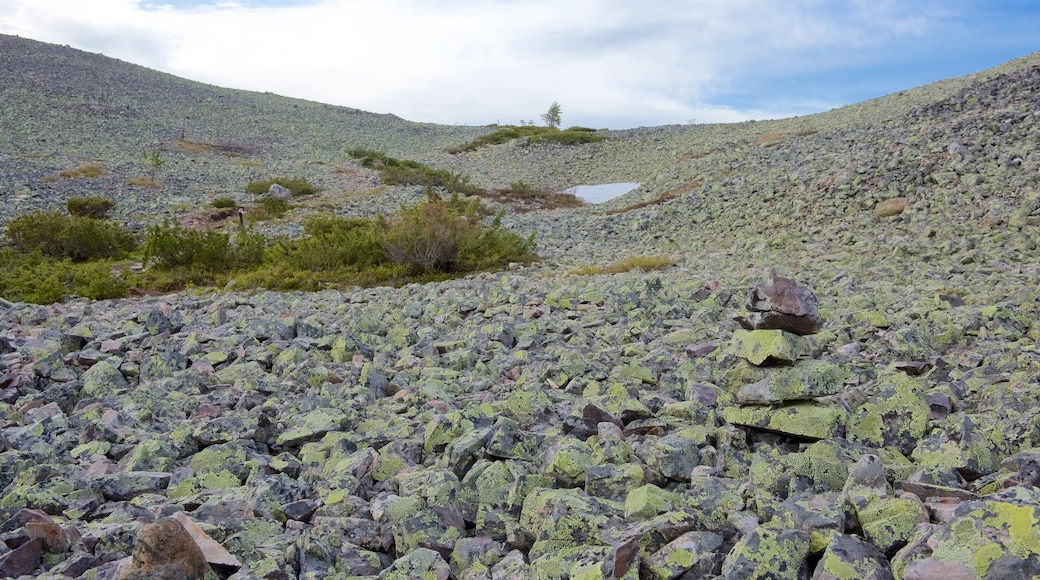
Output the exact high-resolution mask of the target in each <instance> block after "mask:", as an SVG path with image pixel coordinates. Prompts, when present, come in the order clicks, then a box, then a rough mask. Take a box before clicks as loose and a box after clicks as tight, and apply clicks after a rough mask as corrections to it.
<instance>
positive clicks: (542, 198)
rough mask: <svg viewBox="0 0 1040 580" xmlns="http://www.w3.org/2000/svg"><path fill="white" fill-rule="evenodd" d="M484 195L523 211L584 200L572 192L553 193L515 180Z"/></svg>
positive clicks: (581, 204) (579, 204)
mask: <svg viewBox="0 0 1040 580" xmlns="http://www.w3.org/2000/svg"><path fill="white" fill-rule="evenodd" d="M485 197H489V198H492V199H495V200H498V201H501V202H506V203H512V204H515V206H516V211H517V212H520V213H523V212H528V211H534V210H541V209H562V208H568V207H581V206H583V205H585V202H584V201H583V200H581V199H580V198H578V197H577V196H576V195H574V194H573V193H554V192H551V191H546V190H544V189H542V188H540V187H537V186H534V185H531V184H529V183H526V182H524V181H515V182H513V183H510V184H509V188H507V189H495V190H491V191H488V192H487V193H486V195H485Z"/></svg>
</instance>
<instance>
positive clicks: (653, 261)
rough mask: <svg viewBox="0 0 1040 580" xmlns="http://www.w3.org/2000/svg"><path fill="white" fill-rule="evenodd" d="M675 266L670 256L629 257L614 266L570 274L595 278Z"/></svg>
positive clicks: (590, 268)
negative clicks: (596, 276) (600, 275)
mask: <svg viewBox="0 0 1040 580" xmlns="http://www.w3.org/2000/svg"><path fill="white" fill-rule="evenodd" d="M674 265H675V260H673V259H671V258H670V257H668V256H629V257H628V258H625V259H624V260H622V261H620V262H617V263H615V264H612V265H610V266H587V267H585V268H579V269H577V270H572V271H571V272H570V274H574V275H577V276H595V275H598V274H621V273H623V272H630V271H632V270H635V269H637V268H638V269H640V270H643V271H644V272H651V271H654V270H664V269H665V268H668V267H670V266H674Z"/></svg>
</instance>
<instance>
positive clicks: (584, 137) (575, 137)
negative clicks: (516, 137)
mask: <svg viewBox="0 0 1040 580" xmlns="http://www.w3.org/2000/svg"><path fill="white" fill-rule="evenodd" d="M606 138H607V136H606V135H597V134H595V133H590V132H588V131H586V130H584V129H583V130H572V129H568V130H566V131H555V132H548V133H542V134H539V135H534V136H532V137H531V143H538V142H540V141H554V142H556V143H560V144H563V145H578V144H581V143H595V142H596V141H604V140H606Z"/></svg>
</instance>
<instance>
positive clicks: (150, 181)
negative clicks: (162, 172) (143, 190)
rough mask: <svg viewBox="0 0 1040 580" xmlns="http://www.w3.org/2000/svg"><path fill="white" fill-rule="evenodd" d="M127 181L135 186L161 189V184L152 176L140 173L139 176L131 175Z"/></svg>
mask: <svg viewBox="0 0 1040 580" xmlns="http://www.w3.org/2000/svg"><path fill="white" fill-rule="evenodd" d="M127 183H129V184H130V185H133V186H136V187H147V188H148V189H161V188H162V184H161V183H159V182H158V181H156V180H155V178H154V177H149V176H147V175H142V176H140V177H133V178H131V179H128V180H127Z"/></svg>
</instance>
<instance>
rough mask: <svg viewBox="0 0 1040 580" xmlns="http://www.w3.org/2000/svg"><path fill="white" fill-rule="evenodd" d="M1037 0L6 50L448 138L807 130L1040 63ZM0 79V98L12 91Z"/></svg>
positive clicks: (366, 9)
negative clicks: (173, 78) (368, 118)
mask: <svg viewBox="0 0 1040 580" xmlns="http://www.w3.org/2000/svg"><path fill="white" fill-rule="evenodd" d="M1037 31H1040V2H1037V1H1036V0H1000V1H999V2H996V1H993V0H638V1H637V0H363V1H358V0H154V1H153V0H0V33H2V34H13V35H18V36H21V37H25V38H31V39H34V40H40V41H44V42H50V43H55V44H63V45H69V46H71V47H73V48H78V49H81V50H85V51H89V52H95V53H102V54H104V55H106V56H110V57H114V58H118V59H120V60H124V61H127V62H132V63H135V64H140V65H143V66H146V67H148V68H152V69H156V70H160V71H163V72H167V73H171V74H174V75H177V76H180V77H184V78H187V79H191V80H195V81H201V82H205V83H210V84H214V85H218V86H221V87H227V88H236V89H246V90H253V91H262V92H272V93H276V94H279V95H285V96H290V97H298V98H303V99H307V100H311V101H318V102H322V103H329V104H334V105H343V106H347V107H354V108H358V109H363V110H366V111H371V112H376V113H392V114H395V115H398V116H400V117H403V118H405V119H408V120H411V121H418V122H429V123H441V124H449V125H487V124H491V123H499V124H521V123H523V122H534V123H535V124H542V121H541V115H542V114H544V113H545V112H546V111H547V110H548V109H549V107H550V105H551V104H552V103H554V102H556V103H559V105H560V110H561V113H562V115H561V117H562V125H563V126H565V127H566V126H574V125H579V126H584V127H592V128H610V129H625V128H631V127H638V126H657V125H665V124H675V123H679V124H682V123H716V122H736V121H744V120H749V119H769V118H780V117H790V116H795V115H804V114H808V113H815V112H820V111H826V110H830V109H833V108H836V107H840V106H842V105H847V104H851V103H856V102H859V101H863V100H866V99H870V98H873V97H878V96H882V95H886V94H890V93H894V92H897V91H900V90H903V89H909V88H913V87H916V86H920V85H924V84H927V83H930V82H933V81H936V80H940V79H943V78H949V77H956V76H962V75H965V74H970V73H973V72H977V71H980V70H983V69H986V68H990V67H993V66H996V65H999V64H1001V63H1003V62H1006V61H1008V60H1011V59H1013V58H1017V57H1021V56H1026V55H1027V54H1030V53H1032V52H1035V51H1037V50H1040V32H1037ZM2 75H3V71H0V82H2V80H3V76H2Z"/></svg>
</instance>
